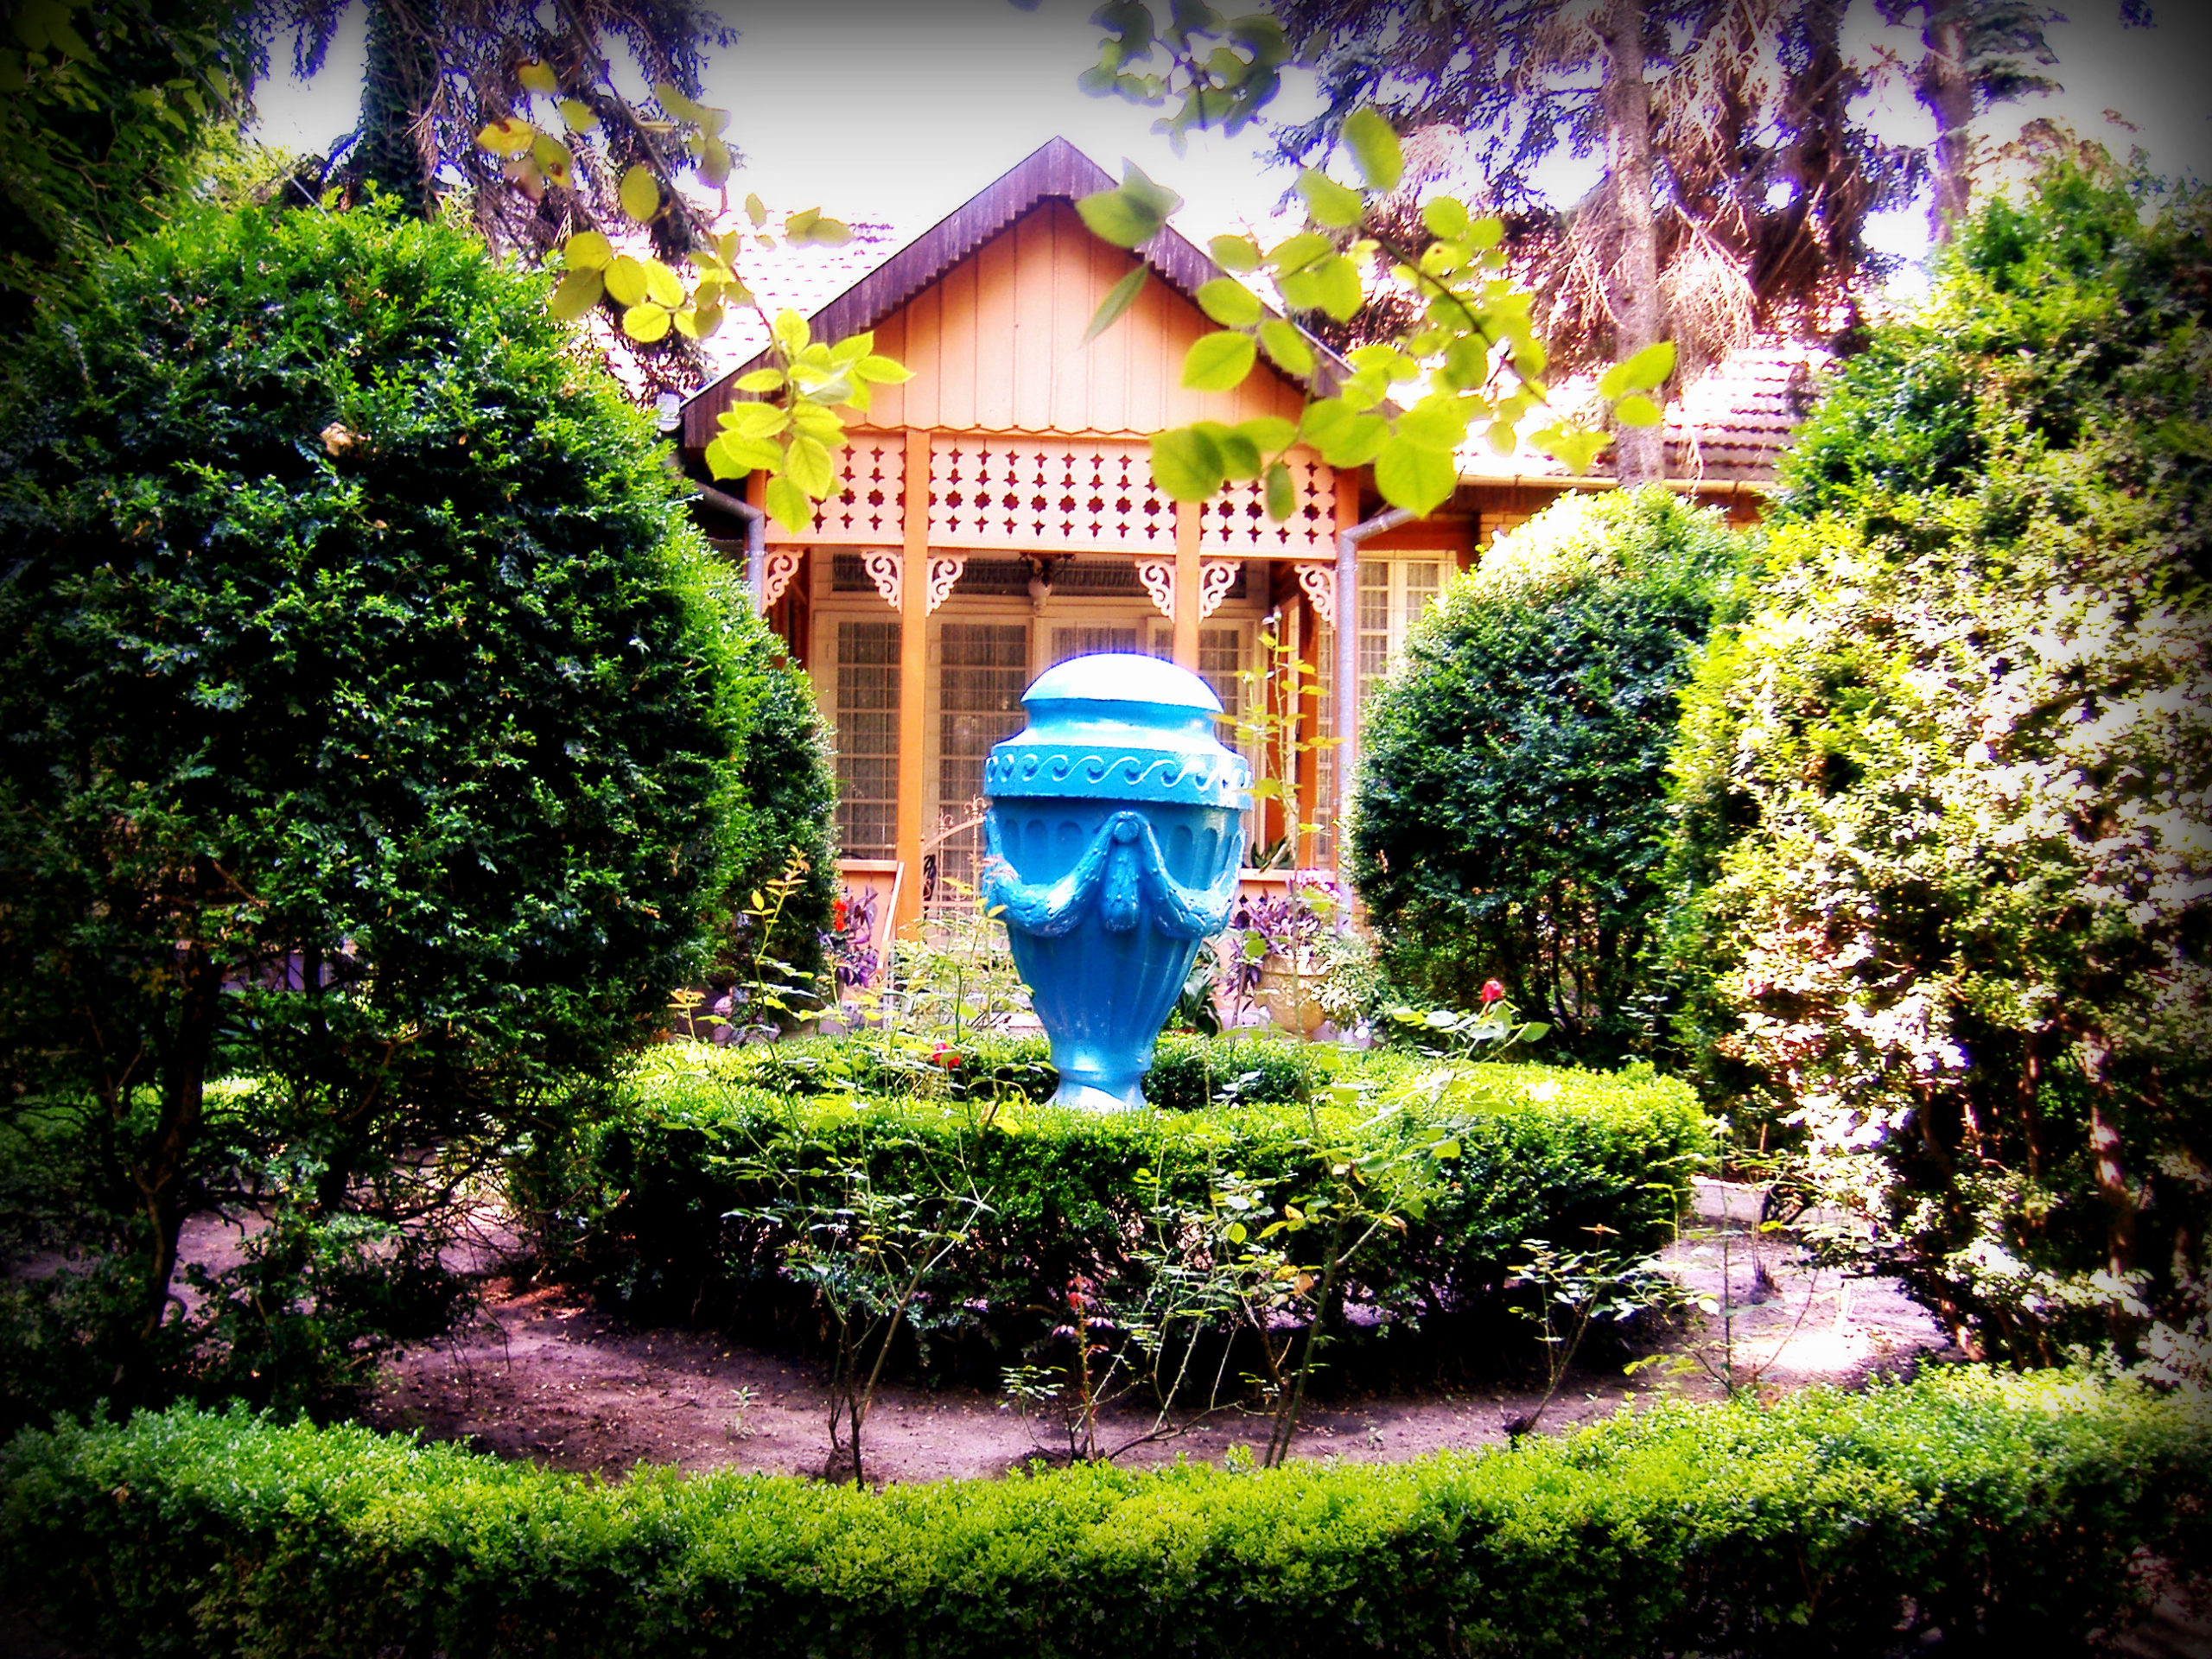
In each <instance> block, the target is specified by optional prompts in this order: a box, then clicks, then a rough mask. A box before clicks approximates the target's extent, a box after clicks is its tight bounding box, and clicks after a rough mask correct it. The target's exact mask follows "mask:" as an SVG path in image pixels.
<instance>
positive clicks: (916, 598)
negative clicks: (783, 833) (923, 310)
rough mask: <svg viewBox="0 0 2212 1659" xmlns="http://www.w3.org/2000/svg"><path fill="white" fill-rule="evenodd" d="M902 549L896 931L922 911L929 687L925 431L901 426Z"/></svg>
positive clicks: (927, 450) (927, 438)
mask: <svg viewBox="0 0 2212 1659" xmlns="http://www.w3.org/2000/svg"><path fill="white" fill-rule="evenodd" d="M905 480H906V484H905V488H904V492H903V497H904V509H903V512H904V521H903V526H902V528H903V530H904V531H905V551H904V555H903V557H902V560H901V563H902V567H903V568H902V569H901V570H900V573H899V845H898V858H899V864H900V865H901V866H902V867H903V868H904V870H905V873H906V879H905V880H902V881H900V882H899V906H898V909H897V911H896V912H895V913H894V914H893V917H892V918H891V920H892V926H893V930H894V931H895V930H896V929H898V928H901V927H904V926H905V925H906V924H907V923H908V922H911V921H915V920H918V919H919V918H920V916H921V913H922V785H923V772H922V734H923V731H924V724H923V719H922V711H923V703H924V701H925V697H926V696H927V695H928V690H929V661H930V653H929V638H930V636H929V621H930V431H929V429H928V428H926V427H912V426H910V427H908V428H907V429H906V473H905Z"/></svg>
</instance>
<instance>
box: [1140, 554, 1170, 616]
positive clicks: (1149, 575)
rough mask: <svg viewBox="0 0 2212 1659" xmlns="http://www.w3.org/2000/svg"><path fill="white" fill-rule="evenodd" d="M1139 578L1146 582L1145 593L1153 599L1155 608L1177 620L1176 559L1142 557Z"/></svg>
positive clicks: (1163, 614)
mask: <svg viewBox="0 0 2212 1659" xmlns="http://www.w3.org/2000/svg"><path fill="white" fill-rule="evenodd" d="M1137 580H1138V581H1139V582H1142V583H1143V584H1144V590H1145V593H1146V594H1147V595H1148V596H1149V597H1150V598H1151V600H1152V607H1153V609H1154V610H1156V611H1158V612H1159V613H1160V614H1161V615H1162V616H1164V617H1166V619H1167V620H1169V621H1170V622H1173V620H1175V561H1174V560H1173V559H1140V560H1138V561H1137Z"/></svg>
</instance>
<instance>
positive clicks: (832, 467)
mask: <svg viewBox="0 0 2212 1659" xmlns="http://www.w3.org/2000/svg"><path fill="white" fill-rule="evenodd" d="M784 474H785V476H786V477H787V478H789V479H790V480H791V482H792V483H794V484H796V485H798V486H799V488H801V489H802V490H804V491H805V492H806V493H808V494H809V495H810V496H812V497H813V498H814V499H816V500H817V501H818V500H820V499H822V498H823V496H825V495H827V494H829V489H830V486H832V485H833V484H835V483H836V480H837V467H836V462H835V461H832V460H831V459H830V457H829V445H827V444H825V443H824V442H822V440H821V439H819V438H816V437H809V436H808V435H806V434H805V433H804V432H801V433H798V434H796V435H794V436H793V437H792V439H791V447H790V448H788V449H787V450H786V451H785V455H784Z"/></svg>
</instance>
